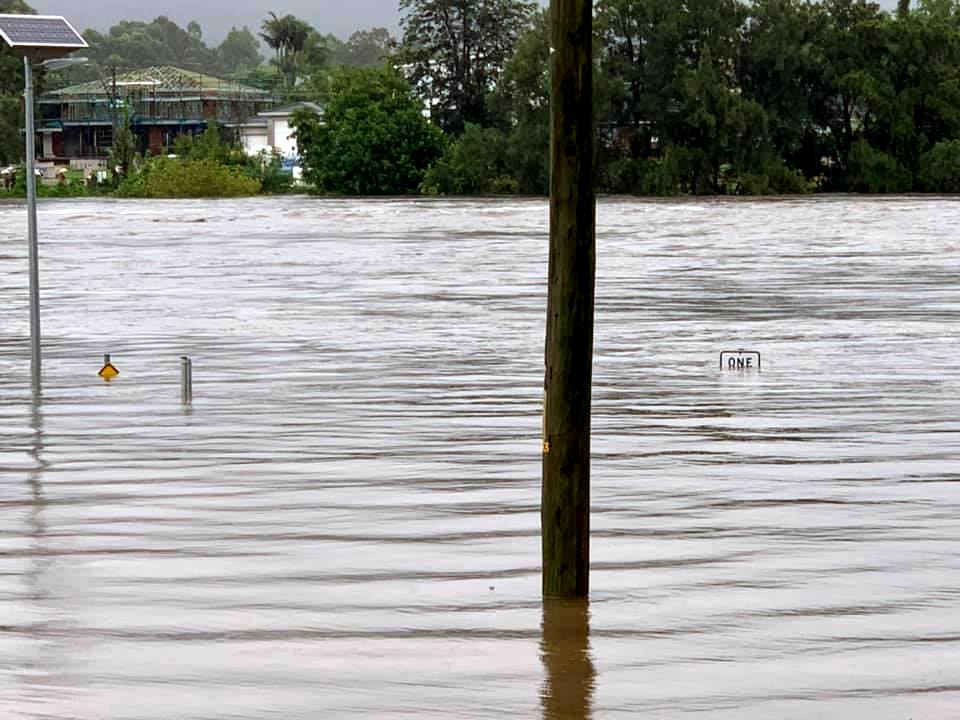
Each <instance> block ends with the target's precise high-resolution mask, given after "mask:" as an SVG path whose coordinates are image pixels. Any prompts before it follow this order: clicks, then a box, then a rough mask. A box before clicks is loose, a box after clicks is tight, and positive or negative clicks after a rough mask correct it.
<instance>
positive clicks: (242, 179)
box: [117, 157, 260, 198]
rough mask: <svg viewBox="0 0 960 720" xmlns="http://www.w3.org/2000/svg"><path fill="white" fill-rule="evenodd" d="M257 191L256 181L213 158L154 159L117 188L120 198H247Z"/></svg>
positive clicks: (238, 169)
mask: <svg viewBox="0 0 960 720" xmlns="http://www.w3.org/2000/svg"><path fill="white" fill-rule="evenodd" d="M258 192H260V181H259V180H257V179H256V178H252V177H249V176H248V175H247V174H245V173H244V172H243V170H242V169H241V168H239V167H231V166H227V165H223V164H221V163H218V162H216V161H215V160H180V159H168V158H163V157H159V158H154V159H151V160H149V161H147V162H146V163H145V164H144V166H143V168H142V170H141V171H140V173H139V174H137V175H136V176H135V177H131V178H129V179H127V180H125V181H124V182H123V183H122V184H121V185H120V188H119V189H118V191H117V194H118V195H120V196H121V197H142V198H222V197H248V196H251V195H256V194H257V193H258Z"/></svg>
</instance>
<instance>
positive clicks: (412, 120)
mask: <svg viewBox="0 0 960 720" xmlns="http://www.w3.org/2000/svg"><path fill="white" fill-rule="evenodd" d="M294 127H295V128H296V133H297V145H298V147H299V150H300V157H301V158H302V160H303V165H304V177H305V179H306V180H307V181H308V182H309V183H310V184H312V185H313V186H314V187H315V188H316V189H317V190H318V191H320V192H325V193H339V194H346V195H404V194H409V193H413V192H416V191H417V189H418V187H419V186H420V183H421V182H422V181H423V177H424V173H425V172H426V170H427V168H428V167H429V166H430V165H431V163H433V162H434V161H435V160H436V159H437V158H438V157H439V156H440V154H441V152H442V142H443V138H442V135H441V133H440V131H439V130H438V129H437V128H435V127H433V126H432V125H431V124H430V123H429V122H428V121H427V120H426V118H424V116H423V111H422V105H421V103H420V102H419V100H417V98H416V97H415V96H414V94H413V92H412V90H411V88H410V86H409V85H408V84H407V82H406V80H404V78H403V76H402V75H400V74H399V72H397V71H396V70H393V69H391V68H386V67H384V68H342V69H340V70H338V71H336V73H335V74H334V76H333V79H332V89H331V93H330V97H329V100H328V101H327V104H326V107H325V113H324V117H323V119H322V120H321V119H320V118H318V117H317V116H316V115H315V114H313V113H310V112H306V111H303V112H301V113H299V114H298V115H296V116H295V119H294Z"/></svg>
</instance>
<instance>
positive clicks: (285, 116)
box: [235, 102, 323, 180]
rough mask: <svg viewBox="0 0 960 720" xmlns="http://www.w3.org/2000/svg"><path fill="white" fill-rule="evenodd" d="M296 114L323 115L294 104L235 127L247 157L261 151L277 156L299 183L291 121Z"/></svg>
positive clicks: (315, 108) (304, 104)
mask: <svg viewBox="0 0 960 720" xmlns="http://www.w3.org/2000/svg"><path fill="white" fill-rule="evenodd" d="M298 110H309V111H310V112H313V113H316V114H317V115H318V116H322V115H323V108H322V107H320V106H319V105H317V104H316V103H312V102H296V103H292V104H290V105H284V106H283V107H278V108H272V109H270V110H264V111H263V112H261V113H258V114H257V115H256V116H255V117H253V118H251V119H250V120H248V121H247V122H245V123H241V124H238V125H236V126H235V127H236V128H237V130H238V131H239V133H240V142H241V144H242V146H243V149H244V152H246V153H247V154H248V155H256V154H257V153H260V152H263V151H264V150H266V151H267V152H276V153H278V154H279V155H280V156H281V157H282V158H283V160H284V167H289V168H290V169H291V170H292V171H293V177H294V179H296V180H299V179H300V177H301V175H302V171H301V169H300V157H299V154H298V153H297V139H296V137H295V135H294V129H293V127H292V125H291V119H292V117H293V114H294V113H295V112H297V111H298Z"/></svg>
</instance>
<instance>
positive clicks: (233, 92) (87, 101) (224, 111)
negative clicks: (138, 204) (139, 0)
mask: <svg viewBox="0 0 960 720" xmlns="http://www.w3.org/2000/svg"><path fill="white" fill-rule="evenodd" d="M39 104H40V111H41V117H42V119H43V120H44V121H45V122H46V124H47V126H48V127H56V126H59V127H60V128H62V129H63V130H64V132H66V131H67V130H68V129H73V128H77V129H79V133H74V134H76V135H78V137H79V140H76V139H74V140H75V142H79V145H80V153H81V154H83V149H84V146H85V145H86V146H87V147H89V146H90V142H91V139H92V138H95V140H94V142H93V144H94V147H95V149H96V152H95V153H94V154H99V155H103V154H105V152H108V151H109V147H110V145H112V141H113V128H114V127H116V126H117V125H118V124H119V122H120V119H121V118H122V117H123V115H124V114H126V116H127V117H128V118H129V121H130V126H131V128H132V129H133V130H134V133H135V134H137V135H138V136H142V137H143V139H144V140H145V141H146V144H149V145H153V144H154V141H152V140H149V139H146V134H147V133H148V132H150V131H151V130H152V131H153V132H154V133H157V132H160V133H161V134H162V136H163V141H162V144H163V145H164V146H165V147H166V146H169V144H170V139H171V138H172V137H175V136H176V135H179V134H185V133H193V132H197V131H199V130H200V129H202V128H204V127H206V126H207V125H209V124H210V123H211V122H216V123H219V124H224V125H226V124H238V123H243V122H246V121H247V120H249V119H250V118H252V117H254V116H256V115H257V113H259V112H262V111H264V110H267V109H269V108H271V107H273V106H274V104H275V103H274V99H273V97H272V95H271V94H270V93H269V92H268V91H266V90H261V89H259V88H254V87H249V86H246V85H242V84H240V83H237V82H234V81H231V80H223V79H220V78H215V77H212V76H210V75H204V74H202V73H198V72H193V71H190V70H182V69H180V68H175V67H170V66H158V67H149V68H145V69H142V70H134V71H131V72H126V73H122V74H120V75H118V76H116V78H115V79H114V78H112V77H111V78H105V79H103V80H101V81H93V82H88V83H84V84H81V85H74V86H71V87H67V88H63V89H62V90H56V91H53V92H50V93H46V94H45V95H43V96H42V97H41V98H40V100H39ZM104 126H105V127H107V128H109V130H108V131H107V132H101V133H98V132H97V131H96V129H95V128H97V127H104ZM138 131H139V132H138ZM107 135H109V138H108V137H107Z"/></svg>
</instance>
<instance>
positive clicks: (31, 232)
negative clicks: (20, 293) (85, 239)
mask: <svg viewBox="0 0 960 720" xmlns="http://www.w3.org/2000/svg"><path fill="white" fill-rule="evenodd" d="M23 74H24V78H25V82H24V112H25V114H26V116H27V117H26V119H27V247H28V255H29V257H30V386H31V387H32V388H33V393H34V394H35V395H39V394H40V387H41V386H40V250H39V248H38V247H37V153H36V147H35V146H36V139H37V129H36V127H35V124H34V114H33V61H32V60H31V59H30V57H29V56H27V55H25V56H24V57H23Z"/></svg>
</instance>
